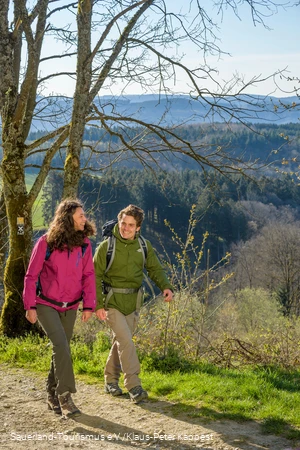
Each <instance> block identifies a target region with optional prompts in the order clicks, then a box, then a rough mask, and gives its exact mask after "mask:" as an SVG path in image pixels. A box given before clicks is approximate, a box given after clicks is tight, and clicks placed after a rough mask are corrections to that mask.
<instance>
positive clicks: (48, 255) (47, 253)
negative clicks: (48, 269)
mask: <svg viewBox="0 0 300 450" xmlns="http://www.w3.org/2000/svg"><path fill="white" fill-rule="evenodd" d="M51 253H52V252H51V250H50V247H49V245H47V249H46V255H45V261H48V259H49V258H50V256H51Z"/></svg>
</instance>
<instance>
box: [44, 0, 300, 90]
mask: <svg viewBox="0 0 300 450" xmlns="http://www.w3.org/2000/svg"><path fill="white" fill-rule="evenodd" d="M166 3H167V4H168V3H169V4H172V5H173V6H174V8H177V9H178V8H179V7H180V5H183V4H185V7H186V8H187V7H188V6H187V5H188V4H189V3H188V2H186V1H185V0H166ZM200 4H201V5H203V6H205V5H207V8H210V6H211V1H210V0H202V1H200ZM212 13H213V15H214V16H215V18H216V20H218V21H219V20H220V16H219V15H217V11H216V10H213V12H212ZM240 15H241V20H239V19H238V18H237V17H236V16H235V15H234V13H233V12H232V10H231V9H228V10H227V11H226V10H225V11H224V15H223V21H222V23H220V30H219V32H216V33H217V36H218V37H219V39H220V41H219V42H218V45H219V47H220V48H221V49H222V50H223V51H224V52H227V53H230V56H227V55H223V56H222V58H221V60H217V59H216V58H215V59H212V58H210V59H209V63H210V65H212V66H213V67H215V68H216V69H217V70H218V72H219V75H218V77H219V78H218V79H219V80H230V79H231V78H232V75H233V74H235V73H239V74H240V75H241V76H242V77H243V79H244V80H245V81H246V82H247V81H249V80H251V79H252V78H253V77H256V76H261V77H263V78H264V77H268V76H269V75H271V74H272V73H274V72H276V71H279V70H284V69H286V75H289V76H290V77H300V47H299V45H300V44H299V42H300V31H299V19H300V6H294V7H292V8H287V9H286V10H284V9H282V8H281V9H279V10H278V12H277V14H275V15H273V16H271V17H266V18H265V23H266V25H267V26H268V27H269V28H270V29H266V28H264V27H263V26H262V25H260V24H258V25H256V26H254V24H253V22H252V20H251V16H250V10H249V7H247V6H246V5H244V6H243V7H242V8H241V9H240ZM180 50H181V51H183V52H184V53H185V59H184V62H185V64H189V63H191V64H194V65H195V63H196V61H197V58H199V57H200V56H199V54H197V53H196V52H191V49H190V46H188V45H186V46H185V45H184V44H183V45H182V47H181V48H180ZM63 64H66V62H65V61H61V62H59V61H58V67H57V70H58V71H59V69H60V70H64V69H66V70H72V69H71V68H70V67H68V66H63ZM278 82H279V83H280V86H281V88H282V89H284V90H285V92H280V91H279V90H276V88H275V85H274V82H273V80H272V79H271V80H269V81H266V82H265V83H262V84H259V85H257V86H252V87H251V89H248V90H247V91H245V92H248V93H249V94H261V95H274V96H278V97H285V96H290V95H293V94H291V91H292V90H293V87H294V86H297V87H298V89H299V88H300V83H297V84H296V82H293V81H292V82H289V83H286V82H283V81H282V80H281V81H280V80H279V78H278ZM205 83H207V82H205ZM204 85H205V84H204ZM181 86H182V87H183V86H186V80H185V79H184V78H182V79H180V76H179V77H178V78H177V85H176V86H175V87H174V88H175V90H176V91H177V92H178V91H180V90H181ZM207 87H208V88H210V86H209V85H207ZM137 89H138V88H137V87H136V86H131V87H130V88H129V90H128V91H127V93H128V94H140V93H141V92H138V90H137ZM120 90H121V87H120ZM49 92H53V93H58V92H59V93H61V94H64V95H68V96H72V95H73V92H74V83H73V82H72V81H71V80H70V79H69V78H65V79H60V80H59V83H58V81H57V79H54V81H53V82H49V83H48V86H47V92H44V94H45V93H49ZM107 93H108V92H103V94H107ZM100 95H101V93H100Z"/></svg>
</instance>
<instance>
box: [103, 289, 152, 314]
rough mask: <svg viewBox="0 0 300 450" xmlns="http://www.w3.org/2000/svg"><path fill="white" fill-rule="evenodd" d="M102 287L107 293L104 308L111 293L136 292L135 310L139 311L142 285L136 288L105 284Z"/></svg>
mask: <svg viewBox="0 0 300 450" xmlns="http://www.w3.org/2000/svg"><path fill="white" fill-rule="evenodd" d="M103 287H104V289H103V293H104V294H107V295H106V298H105V303H104V309H107V306H108V302H109V299H110V298H111V297H112V295H113V294H137V298H136V311H137V312H139V311H140V309H141V306H142V299H143V295H144V288H143V286H141V287H139V288H138V289H134V288H114V287H112V286H109V285H108V284H105V285H104V286H103Z"/></svg>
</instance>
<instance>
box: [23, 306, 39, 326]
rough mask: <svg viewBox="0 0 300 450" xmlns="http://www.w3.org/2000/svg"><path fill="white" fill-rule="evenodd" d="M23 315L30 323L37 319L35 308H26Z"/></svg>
mask: <svg viewBox="0 0 300 450" xmlns="http://www.w3.org/2000/svg"><path fill="white" fill-rule="evenodd" d="M25 317H26V319H27V320H29V322H30V323H35V322H36V321H37V313H36V309H28V310H27V311H26V314H25Z"/></svg>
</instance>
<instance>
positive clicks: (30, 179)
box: [25, 173, 45, 230]
mask: <svg viewBox="0 0 300 450" xmlns="http://www.w3.org/2000/svg"><path fill="white" fill-rule="evenodd" d="M35 178H36V175H35V174H32V173H30V174H26V176H25V180H26V187H27V189H28V190H29V189H30V188H31V186H32V185H33V183H34V180H35ZM42 195H43V190H41V192H40V193H39V195H38V197H37V199H36V201H35V202H34V205H33V209H32V221H33V229H34V230H38V229H41V228H44V226H45V224H44V218H43V200H42Z"/></svg>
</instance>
